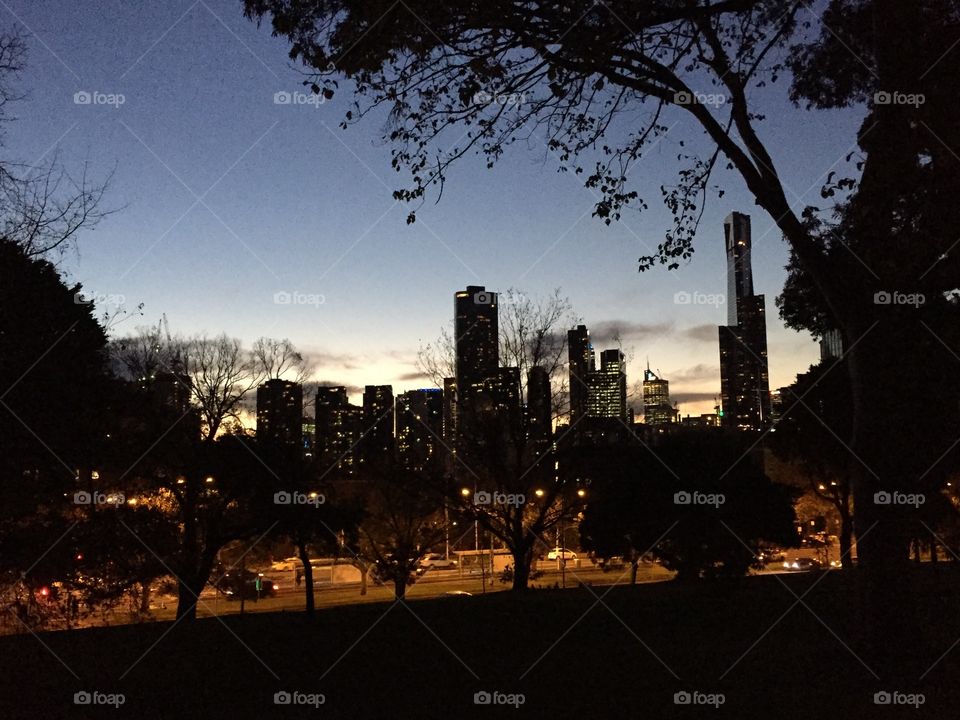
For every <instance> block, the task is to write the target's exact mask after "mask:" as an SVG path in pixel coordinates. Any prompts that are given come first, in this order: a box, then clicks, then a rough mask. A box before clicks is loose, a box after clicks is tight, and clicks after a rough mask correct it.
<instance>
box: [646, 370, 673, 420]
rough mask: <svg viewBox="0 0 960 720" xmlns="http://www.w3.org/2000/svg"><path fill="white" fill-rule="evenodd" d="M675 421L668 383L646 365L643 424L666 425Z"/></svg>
mask: <svg viewBox="0 0 960 720" xmlns="http://www.w3.org/2000/svg"><path fill="white" fill-rule="evenodd" d="M675 421H676V410H674V408H673V405H672V404H671V403H670V381H669V380H665V379H664V378H661V377H659V376H658V375H657V374H656V373H655V372H653V371H652V370H651V369H650V365H649V364H648V365H647V369H646V370H645V371H644V372H643V422H644V423H646V424H647V425H667V424H669V423H672V422H675Z"/></svg>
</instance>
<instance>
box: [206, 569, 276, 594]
mask: <svg viewBox="0 0 960 720" xmlns="http://www.w3.org/2000/svg"><path fill="white" fill-rule="evenodd" d="M258 586H259V587H258ZM214 587H216V588H217V590H219V591H220V592H222V593H223V594H224V595H226V597H227V599H228V600H239V599H240V598H241V596H242V597H243V598H245V599H248V600H259V599H260V598H264V597H270V596H271V595H274V594H276V592H277V590H278V589H279V586H278V585H277V583H275V582H274V581H273V580H271V579H269V578H265V577H264V576H263V573H256V572H253V571H252V570H244V571H243V572H242V573H241V572H240V571H239V570H230V571H228V572H226V573H224V574H223V575H222V576H220V577H218V578H217V579H216V581H215V582H214Z"/></svg>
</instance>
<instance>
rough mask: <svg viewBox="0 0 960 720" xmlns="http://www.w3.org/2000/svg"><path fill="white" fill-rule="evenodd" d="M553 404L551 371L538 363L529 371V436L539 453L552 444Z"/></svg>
mask: <svg viewBox="0 0 960 720" xmlns="http://www.w3.org/2000/svg"><path fill="white" fill-rule="evenodd" d="M552 405H553V399H552V397H551V395H550V373H548V372H547V369H546V368H545V367H541V366H540V365H536V366H534V367H532V368H530V371H529V372H528V373H527V438H528V440H529V442H530V443H531V444H532V445H533V446H534V448H535V450H536V452H537V454H538V455H539V454H540V453H541V452H543V451H544V450H546V449H547V448H548V447H549V446H550V434H551V430H552V429H553V428H552V425H553V407H552Z"/></svg>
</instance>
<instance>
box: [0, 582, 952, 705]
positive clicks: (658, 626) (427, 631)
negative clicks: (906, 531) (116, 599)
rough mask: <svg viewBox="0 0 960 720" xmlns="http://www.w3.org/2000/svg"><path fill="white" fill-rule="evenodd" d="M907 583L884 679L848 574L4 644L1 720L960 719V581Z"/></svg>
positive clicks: (357, 609)
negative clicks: (906, 619)
mask: <svg viewBox="0 0 960 720" xmlns="http://www.w3.org/2000/svg"><path fill="white" fill-rule="evenodd" d="M935 574H936V576H938V577H939V579H938V580H936V581H935ZM778 578H779V579H778ZM781 580H782V581H783V583H786V587H785V586H784V584H782V583H781ZM905 582H909V583H911V584H912V585H913V586H914V587H915V589H916V595H917V597H918V598H919V599H920V600H921V604H922V606H923V612H924V619H925V622H924V628H925V629H924V633H923V635H922V636H920V637H917V638H916V643H915V645H913V646H912V647H910V648H908V652H907V653H906V656H907V657H908V662H906V663H905V664H904V667H903V668H901V669H900V670H899V671H898V672H896V673H895V676H892V677H881V678H880V679H879V680H878V679H876V678H875V677H874V676H873V674H872V672H876V671H877V669H878V668H879V665H878V664H877V663H876V662H875V661H874V659H873V657H872V656H871V651H870V647H869V646H868V645H867V643H866V641H865V640H864V638H863V634H862V633H861V632H860V631H861V629H862V627H861V624H860V620H859V618H858V617H857V615H856V613H855V612H852V611H851V610H850V609H849V608H850V605H849V602H848V598H849V597H851V596H852V595H853V594H854V592H855V588H854V587H853V585H854V580H853V579H852V577H851V576H850V575H846V574H842V573H840V572H833V573H828V574H827V576H826V577H821V576H820V575H818V574H796V575H791V576H762V577H755V578H747V579H744V580H743V581H739V582H733V583H731V584H698V585H686V586H685V585H680V584H677V583H662V584H657V585H645V586H638V587H635V588H629V587H616V588H613V589H610V590H609V592H607V590H608V588H600V587H598V588H593V589H588V588H580V589H576V590H566V591H544V590H540V591H533V592H530V593H529V594H527V595H526V596H523V597H514V596H512V595H511V594H510V593H497V594H495V595H489V596H483V597H461V598H446V599H441V600H430V601H411V602H408V603H407V604H371V605H362V606H360V605H358V606H349V607H338V608H332V609H328V610H322V611H319V612H318V614H317V616H316V618H314V619H313V620H312V621H311V620H309V619H307V618H306V617H304V616H303V615H301V614H296V613H280V614H254V615H247V616H244V617H239V616H231V617H228V618H224V619H223V620H222V621H221V620H218V619H207V620H201V621H198V622H197V623H195V624H194V625H193V626H187V625H184V624H179V625H178V624H174V623H152V624H144V625H138V626H124V627H114V628H98V629H89V630H79V631H73V632H55V633H41V634H39V635H38V636H36V637H33V636H30V635H21V636H15V637H5V638H0V700H2V705H0V717H2V718H31V720H38V719H40V718H44V719H45V718H74V717H76V718H94V717H107V718H142V719H144V720H160V719H161V718H162V719H167V718H171V719H172V718H177V719H179V718H287V717H289V718H301V717H304V718H444V719H446V718H474V717H476V718H494V717H536V718H574V717H584V718H683V717H707V718H720V717H735V718H744V719H746V718H763V719H764V720H770V719H772V720H782V719H785V718H806V719H809V718H838V719H839V718H886V717H890V718H895V717H911V718H921V717H922V718H928V717H930V718H954V717H956V716H957V712H958V708H960V644H958V645H957V647H953V645H954V643H955V642H957V641H958V640H960V613H958V608H960V600H958V599H960V572H958V571H957V569H955V568H953V567H947V566H942V567H941V568H939V569H934V568H923V569H922V570H918V571H917V576H916V577H911V578H909V579H905ZM811 586H813V587H812V589H810V588H811ZM808 589H809V592H808V593H807V594H804V593H806V592H807V591H808ZM797 596H799V597H801V598H802V602H799V603H798V602H797ZM791 607H792V609H791ZM938 659H939V662H937V661H938ZM931 666H933V669H932V670H929V671H928V670H927V669H928V668H930V667H931ZM925 672H926V675H925V676H924V677H923V678H922V679H921V675H922V674H924V673H925ZM75 675H76V677H75ZM84 692H85V693H89V694H90V695H89V696H80V697H81V699H83V698H85V697H88V698H89V699H90V700H91V704H87V705H78V704H75V702H74V698H75V694H76V693H84ZM277 693H288V695H282V694H281V695H279V696H278V695H277ZM677 693H686V694H685V695H684V694H681V695H677ZM876 693H887V695H886V696H884V695H880V696H879V699H880V700H883V699H885V698H886V699H889V700H890V704H889V705H884V704H876V703H875V694H876ZM119 694H122V695H123V700H124V701H123V704H122V705H119V707H117V706H115V705H112V704H110V703H111V702H113V703H114V704H115V703H116V702H118V699H119ZM276 699H279V700H281V701H282V700H286V699H289V700H290V703H289V704H277V703H276V702H275V700H276ZM921 699H922V704H919V703H920V700H921ZM321 700H322V702H321ZM478 700H479V701H480V703H479V704H478V703H477V701H478ZM484 700H489V701H490V703H489V704H484V703H483V701H484ZM678 700H679V701H681V703H680V704H678V703H677V701H678ZM683 700H689V701H690V702H689V704H683V703H682V701H683ZM521 701H522V704H521ZM721 701H722V704H721ZM104 703H106V704H104ZM918 704H919V707H916V706H917V705H918Z"/></svg>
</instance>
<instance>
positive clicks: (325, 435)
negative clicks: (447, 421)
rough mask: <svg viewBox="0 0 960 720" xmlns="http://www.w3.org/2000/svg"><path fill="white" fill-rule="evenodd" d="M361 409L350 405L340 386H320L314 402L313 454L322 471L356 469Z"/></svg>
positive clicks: (347, 471) (348, 471)
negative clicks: (314, 431)
mask: <svg viewBox="0 0 960 720" xmlns="http://www.w3.org/2000/svg"><path fill="white" fill-rule="evenodd" d="M362 426H363V408H361V407H359V406H357V405H351V404H350V401H349V400H348V398H347V389H346V388H345V387H343V386H326V385H323V386H320V387H318V388H317V401H316V423H315V427H316V440H315V442H314V453H315V454H316V457H317V459H318V460H319V462H320V465H321V468H322V471H323V472H328V471H329V470H332V469H336V470H338V471H340V472H341V473H344V474H347V475H352V474H354V473H355V472H356V468H357V458H358V450H357V445H358V443H359V442H360V435H361V432H362Z"/></svg>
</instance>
